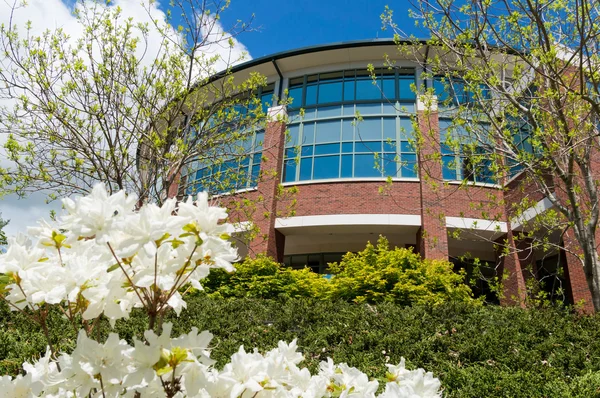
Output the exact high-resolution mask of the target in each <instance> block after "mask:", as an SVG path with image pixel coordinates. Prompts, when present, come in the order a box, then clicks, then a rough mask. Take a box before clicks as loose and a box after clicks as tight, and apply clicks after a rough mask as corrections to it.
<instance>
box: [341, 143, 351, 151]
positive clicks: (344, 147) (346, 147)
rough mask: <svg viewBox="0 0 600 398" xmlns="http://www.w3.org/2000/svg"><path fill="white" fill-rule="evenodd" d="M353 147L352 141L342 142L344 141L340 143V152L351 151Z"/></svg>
mask: <svg viewBox="0 0 600 398" xmlns="http://www.w3.org/2000/svg"><path fill="white" fill-rule="evenodd" d="M353 149H354V143H353V142H344V143H342V152H343V153H352V150H353Z"/></svg>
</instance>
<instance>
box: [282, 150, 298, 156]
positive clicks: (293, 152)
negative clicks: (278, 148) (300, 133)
mask: <svg viewBox="0 0 600 398" xmlns="http://www.w3.org/2000/svg"><path fill="white" fill-rule="evenodd" d="M297 153H298V151H297V148H288V149H286V150H285V157H286V158H295V157H296V154H297Z"/></svg>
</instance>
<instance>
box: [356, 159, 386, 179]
mask: <svg viewBox="0 0 600 398" xmlns="http://www.w3.org/2000/svg"><path fill="white" fill-rule="evenodd" d="M376 166H377V164H376V163H375V155H374V154H364V155H355V157H354V177H381V172H380V171H379V170H378V169H377V168H376Z"/></svg>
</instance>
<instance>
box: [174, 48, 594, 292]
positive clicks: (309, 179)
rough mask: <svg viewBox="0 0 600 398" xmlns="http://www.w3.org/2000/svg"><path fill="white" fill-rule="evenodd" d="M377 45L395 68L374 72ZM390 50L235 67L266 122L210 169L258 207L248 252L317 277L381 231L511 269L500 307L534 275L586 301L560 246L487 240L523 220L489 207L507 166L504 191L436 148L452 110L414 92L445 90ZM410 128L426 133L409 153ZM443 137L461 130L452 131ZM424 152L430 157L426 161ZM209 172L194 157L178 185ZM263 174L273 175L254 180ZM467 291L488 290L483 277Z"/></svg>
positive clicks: (195, 182) (315, 51)
mask: <svg viewBox="0 0 600 398" xmlns="http://www.w3.org/2000/svg"><path fill="white" fill-rule="evenodd" d="M384 54H388V55H389V56H390V57H391V58H392V59H393V61H394V67H393V68H388V67H385V65H384V61H383V55H384ZM394 54H398V53H397V51H396V47H395V45H394V43H393V42H392V41H388V40H375V41H360V42H351V43H342V44H333V45H324V46H318V47H310V48H305V49H299V50H291V51H286V52H283V53H279V54H275V55H271V56H267V57H263V58H259V59H255V60H252V61H250V62H247V63H245V64H242V65H239V66H238V67H236V68H235V69H234V75H238V76H240V77H241V78H243V77H244V76H247V75H248V74H249V73H250V72H259V73H261V74H263V75H265V76H267V78H268V82H269V85H268V86H267V87H265V88H264V89H263V91H262V92H261V93H260V96H261V97H262V99H263V103H264V104H265V107H266V109H267V108H268V109H267V111H268V113H269V115H270V117H271V118H272V121H271V122H269V123H268V125H267V126H266V128H265V129H264V130H261V131H258V132H256V133H255V134H254V136H253V138H252V140H251V142H248V144H247V151H248V154H249V156H247V157H245V158H244V159H243V160H242V161H241V162H242V163H239V161H233V160H232V162H238V163H235V164H226V162H225V163H224V164H223V165H221V166H220V167H235V168H236V170H242V173H243V174H244V175H246V176H247V178H244V179H243V180H242V181H243V182H242V183H241V184H240V185H239V186H237V188H238V189H239V191H240V194H243V195H244V197H250V198H254V199H256V198H258V197H259V196H260V198H261V209H262V207H263V206H264V209H265V210H266V211H264V214H265V216H260V217H258V218H256V219H254V220H253V222H255V223H256V224H257V225H258V227H259V228H260V229H261V233H262V235H263V237H264V239H257V240H256V241H255V242H254V243H252V244H251V245H250V248H249V250H250V253H257V252H266V253H267V254H269V255H271V256H273V257H274V258H276V259H278V260H279V261H280V262H284V263H285V264H287V265H289V266H291V267H295V268H299V267H304V266H308V267H310V268H311V269H313V270H314V271H315V272H321V273H326V272H327V263H329V262H333V261H339V259H340V258H341V255H342V254H343V253H346V252H349V251H359V250H362V249H363V248H364V246H365V244H366V242H367V241H371V242H374V241H376V240H377V238H378V236H379V235H384V236H386V237H387V238H388V240H389V241H390V244H391V245H394V246H398V247H413V248H414V250H416V251H417V252H420V253H421V255H422V256H423V257H425V258H432V259H449V260H450V261H453V262H454V263H455V264H456V268H457V269H458V268H465V269H466V270H467V272H471V269H472V264H471V263H470V262H469V261H468V260H466V259H467V258H477V259H479V260H480V261H483V262H485V263H487V264H489V265H490V266H489V267H488V268H486V269H484V274H485V273H487V274H486V275H485V276H487V277H490V278H492V277H493V276H494V275H501V274H503V273H504V274H506V275H508V279H506V280H505V297H506V301H507V302H510V301H511V299H510V297H511V296H513V297H514V295H517V294H520V293H519V291H520V290H523V289H525V280H526V279H527V277H528V275H529V274H532V275H533V277H536V278H543V277H545V276H546V277H547V281H546V283H545V286H546V288H547V289H548V290H549V291H552V292H556V291H558V288H559V287H561V288H562V289H564V291H565V292H566V295H565V301H568V302H571V303H575V302H579V301H580V300H582V299H584V300H586V302H589V303H590V304H591V300H590V299H589V291H588V290H587V285H585V278H584V276H583V270H582V269H581V266H580V265H579V264H575V261H573V260H572V259H571V260H570V259H569V256H567V255H565V254H564V253H560V252H556V253H551V254H544V255H541V254H540V253H528V254H527V255H523V253H521V254H520V255H518V254H516V253H515V254H514V255H512V254H511V255H508V256H501V255H500V253H498V249H497V247H495V244H494V242H505V241H506V240H507V237H508V238H509V241H510V242H512V236H511V235H512V234H510V233H509V232H510V231H509V228H512V229H517V228H520V224H519V223H517V222H514V220H513V222H511V220H508V219H507V218H506V211H505V209H504V208H503V206H504V204H502V205H499V203H508V202H510V200H511V189H510V187H511V185H510V184H513V183H514V181H516V180H518V173H517V172H516V173H515V176H514V179H513V180H511V181H508V182H506V183H505V185H504V186H501V185H499V184H498V183H497V182H496V181H494V179H493V178H492V176H491V173H490V172H489V170H487V168H486V164H485V162H484V164H483V167H479V168H478V169H477V170H472V169H471V168H470V167H469V164H468V161H467V160H466V158H465V157H464V156H463V154H462V153H461V151H460V150H456V149H455V148H454V149H452V148H449V147H447V146H446V145H444V144H443V142H444V136H445V135H446V134H449V129H448V127H449V126H450V125H451V122H452V112H451V111H450V110H448V109H444V108H442V107H441V106H439V107H438V106H436V105H435V101H434V103H433V105H431V104H425V103H423V101H420V99H419V98H417V96H416V95H415V90H414V87H417V86H421V85H425V86H426V87H431V88H433V89H434V91H435V94H436V95H437V97H438V99H440V100H442V99H444V98H445V96H447V95H448V93H446V92H445V86H444V85H443V84H442V83H441V82H440V81H438V80H437V79H423V70H422V68H421V66H420V65H418V64H417V63H415V62H413V61H411V60H409V59H408V58H403V56H401V55H396V56H394ZM369 64H371V65H372V66H373V68H374V69H372V71H368V65H369ZM285 93H287V96H288V97H289V98H293V100H292V101H291V102H290V103H289V104H288V105H286V106H282V105H280V104H278V103H277V98H285ZM440 103H441V102H440ZM281 117H286V120H287V122H281ZM415 129H419V130H420V132H421V134H420V136H421V137H422V139H423V141H424V142H422V143H421V144H422V147H421V153H420V154H418V153H417V151H416V148H415V134H414V131H415ZM450 133H451V134H455V135H456V137H457V138H458V139H460V135H461V132H460V131H459V130H456V131H452V132H450ZM431 154H438V155H439V156H438V157H437V158H438V159H439V160H438V161H432V160H430V159H432V158H435V156H428V155H431ZM440 160H441V161H440ZM517 171H518V170H517ZM217 172H218V170H214V168H211V167H210V165H202V164H196V165H194V166H193V167H190V168H188V169H187V171H186V172H185V173H184V175H183V181H185V182H186V183H187V184H191V185H190V186H191V187H192V189H196V190H202V189H203V188H204V187H203V181H208V180H209V179H211V178H213V179H214V176H215V175H218V174H215V173H217ZM274 173H276V174H277V176H278V177H277V178H275V179H267V178H259V176H260V175H261V174H262V175H267V174H268V175H273V174H274ZM425 175H427V176H428V177H427V178H422V176H425ZM465 180H466V181H468V189H465V188H464V181H465ZM432 181H437V182H438V183H436V184H434V183H432ZM280 184H281V186H283V187H297V188H298V193H297V194H295V195H294V198H295V201H296V203H295V205H294V206H293V215H290V214H288V213H289V211H288V210H289V209H290V199H286V200H283V201H282V200H279V199H278V195H277V192H278V186H279V185H280ZM505 186H507V187H508V189H507V190H504V189H502V188H503V187H505ZM213 193H216V194H218V193H219V192H218V190H217V192H213ZM253 195H254V196H253ZM515 200H516V199H515ZM542 202H543V201H541V202H540V206H543V205H544V203H542ZM512 244H514V242H512ZM558 269H561V270H563V272H557V270H558ZM550 275H552V277H549V276H550ZM475 290H476V293H478V294H489V290H488V286H487V284H486V283H485V282H484V281H480V283H479V284H478V286H477V287H476V288H475ZM490 297H491V295H490Z"/></svg>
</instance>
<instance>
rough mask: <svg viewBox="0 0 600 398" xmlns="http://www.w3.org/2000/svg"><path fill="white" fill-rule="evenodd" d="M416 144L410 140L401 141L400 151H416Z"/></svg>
mask: <svg viewBox="0 0 600 398" xmlns="http://www.w3.org/2000/svg"><path fill="white" fill-rule="evenodd" d="M414 151H415V149H414V145H413V144H412V143H411V142H408V141H402V142H400V152H414Z"/></svg>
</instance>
